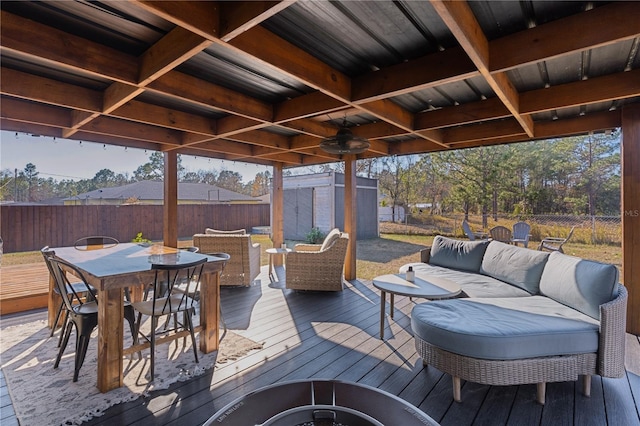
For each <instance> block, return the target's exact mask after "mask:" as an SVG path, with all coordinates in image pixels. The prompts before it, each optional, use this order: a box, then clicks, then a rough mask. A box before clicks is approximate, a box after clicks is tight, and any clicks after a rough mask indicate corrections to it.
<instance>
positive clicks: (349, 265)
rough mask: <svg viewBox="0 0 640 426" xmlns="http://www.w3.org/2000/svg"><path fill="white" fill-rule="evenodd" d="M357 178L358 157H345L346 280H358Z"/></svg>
mask: <svg viewBox="0 0 640 426" xmlns="http://www.w3.org/2000/svg"><path fill="white" fill-rule="evenodd" d="M357 180H358V178H357V176H356V156H355V155H345V156H344V231H345V232H346V233H347V234H349V245H348V246H347V255H346V258H345V260H344V278H345V279H346V280H355V279H356V278H357V270H356V259H357V252H356V247H357V244H358V236H357V234H358V204H357V203H358V192H357V191H358V186H357Z"/></svg>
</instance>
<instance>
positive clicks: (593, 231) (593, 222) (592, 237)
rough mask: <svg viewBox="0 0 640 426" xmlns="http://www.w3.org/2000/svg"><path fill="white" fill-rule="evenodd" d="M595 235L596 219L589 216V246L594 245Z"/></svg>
mask: <svg viewBox="0 0 640 426" xmlns="http://www.w3.org/2000/svg"><path fill="white" fill-rule="evenodd" d="M596 238H597V234H596V217H595V216H591V244H596V243H597V241H596Z"/></svg>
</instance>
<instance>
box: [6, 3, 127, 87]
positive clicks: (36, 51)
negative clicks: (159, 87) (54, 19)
mask: <svg viewBox="0 0 640 426" xmlns="http://www.w3.org/2000/svg"><path fill="white" fill-rule="evenodd" d="M0 13H1V18H0V19H1V21H2V25H1V26H0V38H1V39H2V49H3V51H6V52H16V53H19V54H20V55H26V56H27V57H31V58H34V59H35V61H36V63H42V62H43V60H44V61H45V62H46V61H50V62H54V63H56V64H58V65H60V66H62V67H63V68H67V69H68V70H69V71H79V72H80V74H81V75H93V76H97V77H101V78H108V79H110V80H113V81H119V82H122V83H128V84H135V83H136V81H137V76H138V60H137V58H136V57H135V56H131V55H127V54H124V53H122V52H119V51H117V50H115V49H112V48H110V47H107V46H105V45H102V44H98V43H94V42H92V41H89V40H87V39H85V38H82V37H79V36H75V35H72V34H69V33H66V32H64V31H61V30H58V29H56V28H53V27H49V26H47V25H43V24H40V23H38V22H36V21H32V20H30V19H25V18H22V17H20V16H17V15H13V14H11V13H9V12H6V11H4V10H3V11H1V12H0Z"/></svg>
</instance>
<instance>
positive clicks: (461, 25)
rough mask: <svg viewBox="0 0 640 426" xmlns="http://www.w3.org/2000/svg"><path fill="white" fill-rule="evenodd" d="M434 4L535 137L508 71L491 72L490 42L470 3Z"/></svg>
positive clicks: (434, 1) (439, 0)
mask: <svg viewBox="0 0 640 426" xmlns="http://www.w3.org/2000/svg"><path fill="white" fill-rule="evenodd" d="M431 4H432V5H433V7H434V8H435V10H436V12H437V13H438V15H440V18H442V20H443V21H444V23H445V24H446V25H447V27H449V30H450V31H451V32H452V34H453V35H454V37H455V38H456V39H457V40H458V43H460V45H461V46H462V48H463V49H464V50H465V52H467V54H468V55H469V57H470V58H471V60H472V61H473V63H474V64H475V65H476V67H477V68H478V71H480V74H482V76H483V77H484V79H485V80H486V81H487V83H488V84H489V86H491V89H493V91H494V93H495V94H496V95H497V96H498V98H500V100H501V101H502V103H504V105H505V106H506V107H507V109H508V110H509V111H510V112H511V114H512V115H513V117H514V118H515V119H516V120H517V121H518V123H520V125H521V126H522V128H523V129H524V131H525V132H526V133H527V135H529V136H533V120H532V119H531V117H530V116H526V115H522V114H520V111H519V97H518V92H517V90H516V89H515V87H514V86H513V84H512V83H511V81H510V80H509V78H508V77H507V74H506V73H495V74H491V73H490V72H489V41H488V40H487V38H486V36H485V35H484V34H483V32H482V28H481V27H480V24H479V23H478V21H477V20H476V18H475V16H474V15H473V12H472V11H471V8H470V7H469V5H468V4H467V3H466V2H463V1H455V2H450V1H443V0H431Z"/></svg>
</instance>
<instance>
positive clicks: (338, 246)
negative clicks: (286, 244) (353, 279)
mask: <svg viewBox="0 0 640 426" xmlns="http://www.w3.org/2000/svg"><path fill="white" fill-rule="evenodd" d="M348 244H349V234H347V233H344V232H341V233H340V236H339V237H338V238H336V239H335V241H334V242H333V244H331V245H330V246H329V247H327V248H325V249H324V250H320V248H321V247H322V245H320V244H296V246H295V250H294V251H292V252H291V253H289V254H288V255H287V265H286V274H287V275H286V287H287V288H288V289H292V290H309V291H341V290H342V289H343V279H344V275H343V270H344V259H345V256H346V254H347V246H348Z"/></svg>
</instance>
